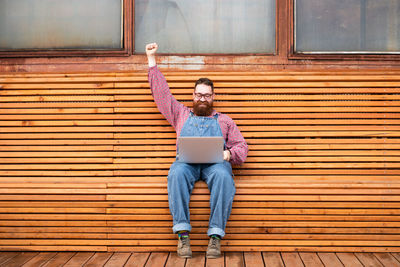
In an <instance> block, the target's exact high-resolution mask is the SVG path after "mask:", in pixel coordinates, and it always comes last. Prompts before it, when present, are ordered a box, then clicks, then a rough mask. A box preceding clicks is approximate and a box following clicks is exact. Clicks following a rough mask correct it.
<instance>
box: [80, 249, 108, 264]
mask: <svg viewBox="0 0 400 267" xmlns="http://www.w3.org/2000/svg"><path fill="white" fill-rule="evenodd" d="M111 256H112V253H110V252H96V253H95V254H94V255H93V257H91V258H90V259H89V260H88V261H87V262H86V263H85V266H87V267H96V266H104V265H105V264H106V263H107V261H108V260H109V259H110V258H111Z"/></svg>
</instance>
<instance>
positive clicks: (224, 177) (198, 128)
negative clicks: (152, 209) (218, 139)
mask: <svg viewBox="0 0 400 267" xmlns="http://www.w3.org/2000/svg"><path fill="white" fill-rule="evenodd" d="M180 136H222V131H221V127H220V126H219V123H218V114H216V115H215V116H214V117H212V118H210V117H202V116H195V115H194V114H193V113H192V112H191V113H190V115H189V117H188V118H187V120H186V122H185V124H184V125H183V127H182V131H181V134H180ZM199 180H203V181H205V182H206V183H207V186H208V189H209V190H210V209H211V212H210V220H209V225H208V232H207V235H208V236H211V235H213V234H217V235H220V236H221V237H223V236H224V235H225V226H226V223H227V221H228V218H229V215H230V213H231V210H232V202H233V197H234V195H235V192H236V189H235V184H234V182H233V175H232V166H231V164H230V163H229V162H227V161H224V162H222V163H213V164H188V163H183V162H179V161H175V162H174V163H173V164H172V166H171V168H170V170H169V173H168V201H169V209H170V211H171V214H172V217H173V228H172V230H173V231H174V233H176V232H178V231H183V230H186V231H191V229H192V227H191V225H190V215H189V201H190V196H191V194H192V190H193V187H194V184H195V182H197V181H199Z"/></svg>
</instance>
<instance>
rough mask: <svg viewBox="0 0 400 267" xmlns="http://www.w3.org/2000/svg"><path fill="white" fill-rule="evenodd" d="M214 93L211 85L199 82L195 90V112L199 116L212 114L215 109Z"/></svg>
mask: <svg viewBox="0 0 400 267" xmlns="http://www.w3.org/2000/svg"><path fill="white" fill-rule="evenodd" d="M213 100H214V94H213V92H212V88H211V86H208V85H205V84H198V85H197V86H196V88H195V89H194V92H193V112H194V114H195V115H197V116H210V115H211V113H212V111H213Z"/></svg>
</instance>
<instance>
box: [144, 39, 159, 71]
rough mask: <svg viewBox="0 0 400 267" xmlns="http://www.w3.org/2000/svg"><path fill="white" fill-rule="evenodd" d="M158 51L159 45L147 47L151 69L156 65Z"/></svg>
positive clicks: (154, 44) (152, 44)
mask: <svg viewBox="0 0 400 267" xmlns="http://www.w3.org/2000/svg"><path fill="white" fill-rule="evenodd" d="M157 49H158V45H157V44H156V43H151V44H148V45H146V55H147V61H148V63H149V68H151V67H154V66H155V65H156V64H157V63H156V52H157Z"/></svg>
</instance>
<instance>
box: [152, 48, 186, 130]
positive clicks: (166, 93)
mask: <svg viewBox="0 0 400 267" xmlns="http://www.w3.org/2000/svg"><path fill="white" fill-rule="evenodd" d="M157 48H158V46H157V44H156V43H152V44H148V45H146V55H147V59H148V63H149V73H148V75H149V76H148V79H149V83H150V88H151V93H152V95H153V98H154V102H156V104H157V107H158V110H159V111H160V112H161V114H163V115H164V117H165V118H166V119H167V120H168V122H169V123H170V124H171V125H172V126H173V127H174V128H175V127H176V124H177V121H178V118H179V116H181V115H182V114H183V111H184V110H185V108H186V107H185V105H183V104H181V103H179V102H178V100H176V99H175V97H174V96H173V95H172V94H171V91H170V89H169V86H168V83H167V81H166V79H165V77H164V75H163V74H162V73H161V72H160V70H159V69H158V68H157V65H156V51H157Z"/></svg>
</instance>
